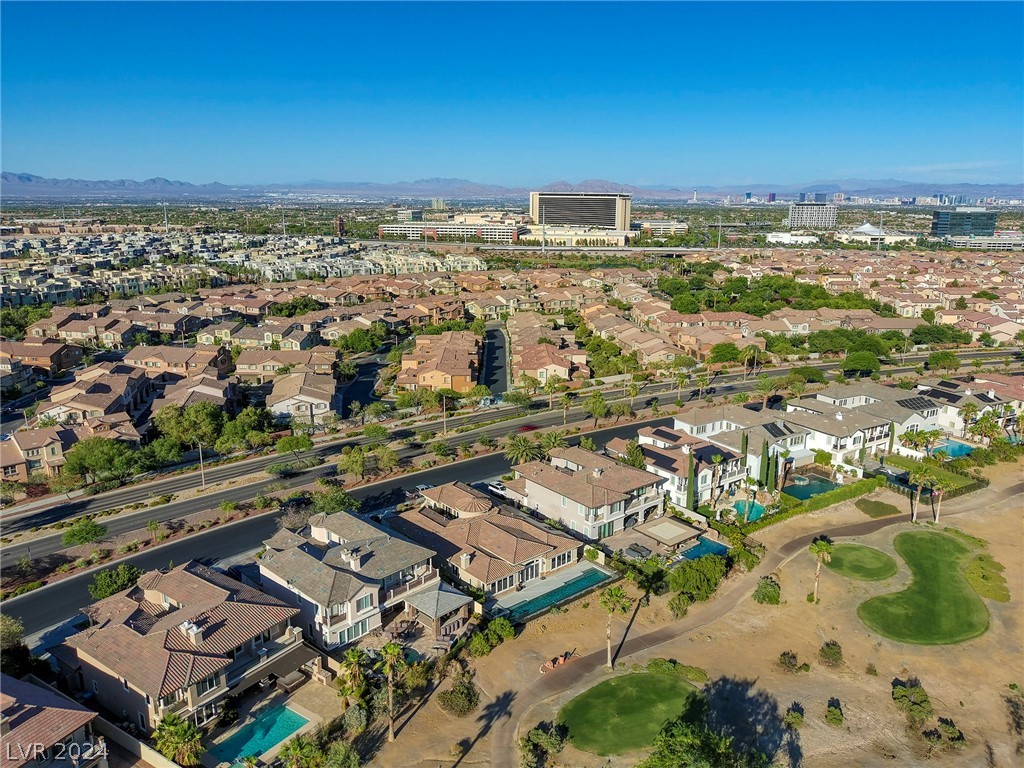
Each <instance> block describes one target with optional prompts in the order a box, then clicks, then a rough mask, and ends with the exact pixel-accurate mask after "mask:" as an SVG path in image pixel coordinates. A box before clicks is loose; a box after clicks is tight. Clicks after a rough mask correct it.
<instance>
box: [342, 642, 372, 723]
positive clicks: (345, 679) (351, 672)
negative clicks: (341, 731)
mask: <svg viewBox="0 0 1024 768" xmlns="http://www.w3.org/2000/svg"><path fill="white" fill-rule="evenodd" d="M366 661H367V656H366V651H364V650H363V649H362V648H349V649H348V650H347V651H346V652H345V656H344V658H343V659H342V662H341V669H340V670H339V674H338V678H337V679H336V680H335V681H334V684H335V685H336V686H337V687H338V695H339V696H341V697H342V699H344V702H345V708H346V709H348V708H349V707H350V706H352V705H358V704H362V703H363V699H364V698H365V696H366Z"/></svg>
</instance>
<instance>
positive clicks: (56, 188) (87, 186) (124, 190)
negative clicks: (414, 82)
mask: <svg viewBox="0 0 1024 768" xmlns="http://www.w3.org/2000/svg"><path fill="white" fill-rule="evenodd" d="M532 189H533V190H539V191H543V192H625V193H630V194H632V195H633V198H634V199H635V200H688V199H690V198H692V197H693V192H694V189H696V191H697V195H698V196H699V197H701V198H705V199H707V198H716V197H725V196H726V195H742V194H743V193H744V192H751V193H753V194H755V195H758V196H764V195H767V194H768V193H769V192H775V193H776V194H778V195H781V196H792V195H794V194H796V193H798V192H825V193H827V194H831V193H833V192H845V193H846V194H847V195H859V196H864V197H883V196H884V197H889V196H900V197H921V196H929V195H934V194H936V193H941V194H945V195H966V196H967V197H969V198H978V197H988V196H994V197H999V198H1022V197H1024V184H928V183H920V182H911V181H900V180H898V179H824V180H818V181H811V182H807V183H805V184H748V185H746V186H742V185H735V184H731V185H724V186H700V185H698V186H696V187H693V186H688V185H678V186H647V187H637V186H632V185H630V184H620V183H618V182H614V181H607V180H605V179H587V180H586V181H581V182H579V183H578V184H571V183H569V182H567V181H556V182H552V183H551V184H545V185H543V186H539V187H533V188H532ZM530 191H531V190H530V189H528V188H526V187H503V186H500V185H497V184H481V183H478V182H475V181H468V180H466V179H445V178H433V179H419V180H418V181H398V182H394V183H391V184H380V183H377V182H371V181H308V182H303V183H298V184H265V185H241V184H221V183H220V182H213V183H210V184H192V183H190V182H187V181H171V180H170V179H164V178H153V179H146V180H145V181H134V180H132V179H115V180H112V181H108V180H105V181H90V180H86V179H46V178H43V177H42V176H34V175H32V174H30V173H9V172H6V171H5V172H4V173H3V174H0V195H2V196H3V197H6V198H44V199H51V200H52V199H57V198H83V197H91V198H108V199H117V198H135V199H144V198H150V199H154V198H155V199H181V198H193V199H209V198H223V197H259V196H263V195H271V194H289V193H291V194H334V195H346V196H353V197H361V198H374V199H391V198H413V199H416V198H422V199H426V198H431V197H443V198H446V199H450V200H458V199H499V198H525V197H526V195H527V194H528V193H529V192H530Z"/></svg>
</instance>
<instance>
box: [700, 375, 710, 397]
mask: <svg viewBox="0 0 1024 768" xmlns="http://www.w3.org/2000/svg"><path fill="white" fill-rule="evenodd" d="M710 383H711V376H710V375H709V374H707V373H702V374H700V375H699V376H698V377H697V399H698V400H700V399H702V398H703V397H704V390H705V389H707V388H708V385H709V384H710Z"/></svg>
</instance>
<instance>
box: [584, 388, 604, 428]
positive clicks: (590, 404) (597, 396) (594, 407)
mask: <svg viewBox="0 0 1024 768" xmlns="http://www.w3.org/2000/svg"><path fill="white" fill-rule="evenodd" d="M583 411H584V413H588V414H590V415H591V416H593V417H594V426H595V427H596V426H597V422H598V421H600V420H601V419H603V418H604V417H605V416H607V415H608V402H607V401H606V400H605V399H604V395H603V394H601V393H600V392H595V393H594V394H592V395H590V396H589V397H587V399H586V400H584V401H583Z"/></svg>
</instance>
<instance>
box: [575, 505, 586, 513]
mask: <svg viewBox="0 0 1024 768" xmlns="http://www.w3.org/2000/svg"><path fill="white" fill-rule="evenodd" d="M576 511H577V512H578V513H579V514H581V515H585V514H587V508H586V507H584V506H583V505H582V504H577V505H576Z"/></svg>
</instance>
